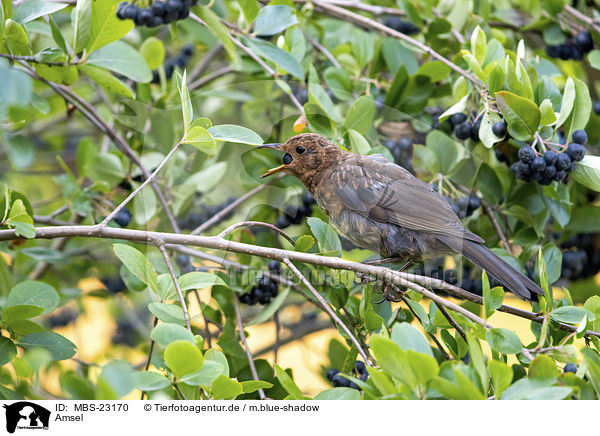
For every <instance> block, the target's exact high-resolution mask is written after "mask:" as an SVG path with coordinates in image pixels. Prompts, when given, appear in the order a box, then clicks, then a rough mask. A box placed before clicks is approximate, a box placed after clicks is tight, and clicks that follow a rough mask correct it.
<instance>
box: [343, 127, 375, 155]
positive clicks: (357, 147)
mask: <svg viewBox="0 0 600 436" xmlns="http://www.w3.org/2000/svg"><path fill="white" fill-rule="evenodd" d="M348 137H349V138H350V148H351V150H352V151H353V152H355V153H358V154H368V153H369V151H371V146H370V145H369V142H368V141H367V140H366V139H365V137H364V136H363V135H361V134H360V133H358V132H357V131H356V130H352V129H350V130H348Z"/></svg>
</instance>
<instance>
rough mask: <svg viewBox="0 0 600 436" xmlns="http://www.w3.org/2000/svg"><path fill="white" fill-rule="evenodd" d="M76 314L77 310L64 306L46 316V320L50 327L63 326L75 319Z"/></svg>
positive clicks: (77, 313)
mask: <svg viewBox="0 0 600 436" xmlns="http://www.w3.org/2000/svg"><path fill="white" fill-rule="evenodd" d="M78 316H79V312H77V311H76V310H74V309H71V308H70V307H65V308H63V309H62V310H61V311H59V312H58V313H53V314H52V315H50V316H49V317H48V318H46V322H47V323H48V326H49V327H50V328H56V327H64V326H66V325H69V324H71V323H72V322H73V321H75V320H76V319H77V317H78Z"/></svg>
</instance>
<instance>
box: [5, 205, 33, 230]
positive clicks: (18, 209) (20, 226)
mask: <svg viewBox="0 0 600 436" xmlns="http://www.w3.org/2000/svg"><path fill="white" fill-rule="evenodd" d="M6 223H7V224H8V225H9V226H11V227H14V229H15V235H16V236H24V237H26V238H35V228H34V226H33V218H32V217H31V216H30V215H29V214H28V213H27V209H26V208H25V204H24V203H23V200H21V199H17V200H15V201H14V202H13V204H12V206H11V208H10V212H9V214H8V220H6Z"/></svg>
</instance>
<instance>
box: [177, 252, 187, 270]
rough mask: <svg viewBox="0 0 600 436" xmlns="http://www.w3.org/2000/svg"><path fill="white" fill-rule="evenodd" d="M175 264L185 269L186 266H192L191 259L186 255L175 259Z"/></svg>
mask: <svg viewBox="0 0 600 436" xmlns="http://www.w3.org/2000/svg"><path fill="white" fill-rule="evenodd" d="M175 262H176V263H177V265H179V266H180V267H181V268H183V267H184V266H187V265H189V264H190V258H189V257H188V256H186V255H185V254H178V255H177V258H176V259H175Z"/></svg>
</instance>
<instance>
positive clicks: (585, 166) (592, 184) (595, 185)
mask: <svg viewBox="0 0 600 436" xmlns="http://www.w3.org/2000/svg"><path fill="white" fill-rule="evenodd" d="M571 177H572V178H573V180H575V181H576V182H577V183H581V184H582V185H583V186H586V187H588V188H590V189H593V190H594V191H596V192H600V156H590V155H586V156H585V157H584V158H583V159H582V160H581V161H580V162H577V168H575V171H573V172H572V173H571Z"/></svg>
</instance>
